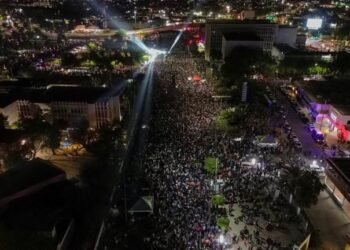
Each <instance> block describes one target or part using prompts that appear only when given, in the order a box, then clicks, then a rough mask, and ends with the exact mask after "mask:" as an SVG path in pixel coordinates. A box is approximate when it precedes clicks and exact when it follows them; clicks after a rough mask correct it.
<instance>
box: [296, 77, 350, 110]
mask: <svg viewBox="0 0 350 250" xmlns="http://www.w3.org/2000/svg"><path fill="white" fill-rule="evenodd" d="M298 85H299V86H300V87H301V88H302V89H304V90H305V91H306V92H307V93H308V95H309V96H310V97H311V98H312V99H314V101H315V102H318V103H330V104H332V105H334V104H340V105H350V98H349V93H350V80H347V79H326V81H316V80H312V81H307V82H305V81H304V82H299V83H298Z"/></svg>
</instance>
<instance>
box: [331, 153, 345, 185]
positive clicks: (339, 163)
mask: <svg viewBox="0 0 350 250" xmlns="http://www.w3.org/2000/svg"><path fill="white" fill-rule="evenodd" d="M327 161H328V162H329V163H330V164H331V166H332V167H333V169H334V170H336V171H337V172H338V173H339V174H340V175H341V176H342V177H343V178H344V179H345V180H346V181H347V182H348V184H350V159H349V158H330V159H328V160H327Z"/></svg>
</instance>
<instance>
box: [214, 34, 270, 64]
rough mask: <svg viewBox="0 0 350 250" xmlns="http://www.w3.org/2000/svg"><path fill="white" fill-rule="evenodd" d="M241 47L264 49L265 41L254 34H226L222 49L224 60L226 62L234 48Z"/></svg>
mask: <svg viewBox="0 0 350 250" xmlns="http://www.w3.org/2000/svg"><path fill="white" fill-rule="evenodd" d="M240 46H244V47H250V48H259V49H263V48H264V41H263V40H262V39H260V38H259V37H258V36H257V35H255V34H254V33H245V34H243V33H224V34H223V38H222V47H221V54H222V59H223V60H225V58H227V57H228V56H230V54H231V53H232V51H233V50H234V48H237V47H240Z"/></svg>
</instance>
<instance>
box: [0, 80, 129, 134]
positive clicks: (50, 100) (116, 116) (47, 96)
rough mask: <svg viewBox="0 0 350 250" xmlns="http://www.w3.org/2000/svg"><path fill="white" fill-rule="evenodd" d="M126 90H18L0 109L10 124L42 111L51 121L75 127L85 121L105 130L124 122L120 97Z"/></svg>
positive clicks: (73, 88)
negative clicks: (56, 120)
mask: <svg viewBox="0 0 350 250" xmlns="http://www.w3.org/2000/svg"><path fill="white" fill-rule="evenodd" d="M123 91H124V89H116V90H114V89H108V88H87V87H65V86H49V87H48V88H47V89H39V90H38V89H29V90H16V93H14V94H11V93H10V94H8V95H9V96H10V97H8V99H7V100H4V101H3V102H2V103H1V104H2V105H1V107H0V113H2V114H3V115H5V116H7V118H8V122H9V124H10V125H12V124H15V123H16V122H17V121H18V120H19V119H20V117H24V118H31V117H34V116H35V115H36V114H37V113H38V112H39V113H42V114H43V116H44V117H45V116H47V117H51V119H58V120H59V119H62V120H65V121H67V122H68V124H69V126H72V127H75V126H76V125H77V124H79V122H80V121H81V120H83V119H86V120H87V121H88V122H89V125H90V127H93V128H96V127H101V126H102V125H103V124H105V123H112V122H114V121H120V120H121V119H122V114H121V113H122V112H121V104H120V95H121V94H122V92H123Z"/></svg>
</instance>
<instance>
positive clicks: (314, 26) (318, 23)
mask: <svg viewBox="0 0 350 250" xmlns="http://www.w3.org/2000/svg"><path fill="white" fill-rule="evenodd" d="M306 27H307V28H308V29H310V30H318V29H320V28H321V27H322V19H321V18H308V19H307V22H306Z"/></svg>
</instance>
